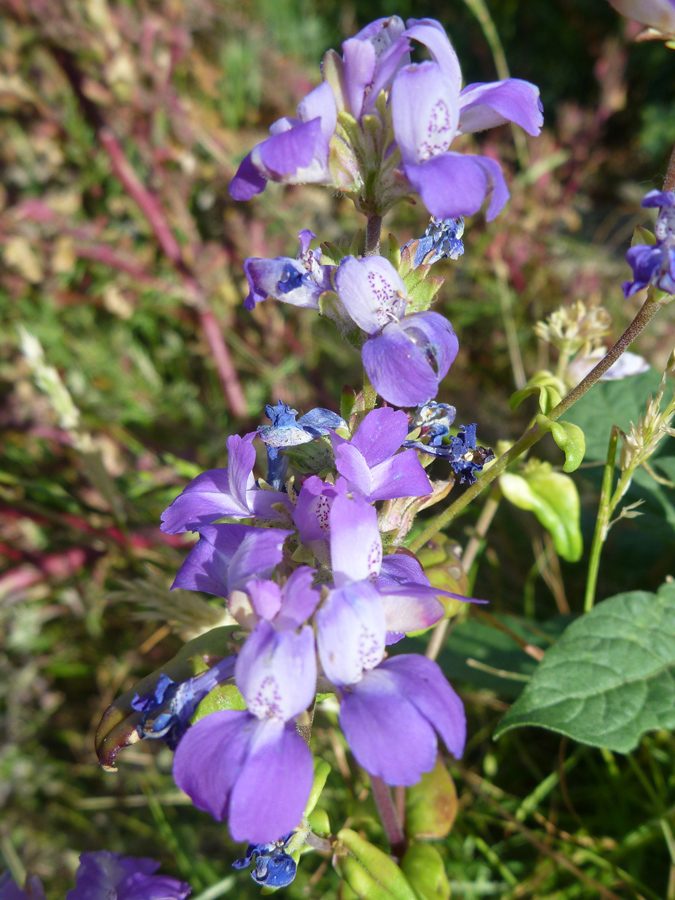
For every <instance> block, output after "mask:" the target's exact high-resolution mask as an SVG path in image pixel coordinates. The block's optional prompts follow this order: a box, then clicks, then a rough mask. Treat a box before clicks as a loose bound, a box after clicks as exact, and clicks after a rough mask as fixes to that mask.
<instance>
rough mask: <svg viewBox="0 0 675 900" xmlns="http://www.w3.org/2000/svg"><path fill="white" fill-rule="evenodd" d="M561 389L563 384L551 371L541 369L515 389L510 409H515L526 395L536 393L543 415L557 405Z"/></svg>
mask: <svg viewBox="0 0 675 900" xmlns="http://www.w3.org/2000/svg"><path fill="white" fill-rule="evenodd" d="M563 391H564V385H563V383H562V382H561V381H560V379H559V378H556V377H555V375H553V374H552V373H551V372H547V371H546V370H542V371H541V372H537V373H536V374H535V375H533V376H532V378H530V380H529V381H528V382H527V384H526V385H525V387H524V388H522V389H521V390H519V391H516V392H515V394H513V395H512V396H511V399H510V400H509V406H510V407H511V409H515V408H516V407H517V406H520V404H521V403H522V402H523V400H525V399H526V398H527V397H531V396H532V395H533V394H538V395H539V409H540V410H541V411H542V413H543V414H544V415H547V414H548V413H550V412H551V410H552V409H553V407H554V406H557V405H558V404H559V403H560V401H561V400H562V392H563Z"/></svg>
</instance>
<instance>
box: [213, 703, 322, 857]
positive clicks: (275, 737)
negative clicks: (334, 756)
mask: <svg viewBox="0 0 675 900" xmlns="http://www.w3.org/2000/svg"><path fill="white" fill-rule="evenodd" d="M207 718H210V717H207ZM313 780H314V766H313V763H312V754H311V752H310V750H309V747H308V746H307V744H306V743H305V742H304V741H303V739H302V738H301V737H300V735H299V734H298V732H297V731H296V730H295V727H294V726H292V725H287V726H285V727H284V726H281V725H280V723H278V722H264V723H261V724H260V725H259V726H258V729H257V730H256V733H255V737H254V740H253V742H252V746H251V753H250V755H249V757H248V759H247V760H246V763H245V764H244V767H243V769H242V771H241V774H240V775H239V777H238V779H237V781H236V783H235V785H234V787H233V790H232V800H231V804H230V821H229V825H230V833H231V835H232V837H233V838H234V840H235V841H249V842H251V843H264V842H268V841H276V840H279V839H280V838H281V837H283V836H284V835H286V834H288V833H289V831H292V830H293V829H294V828H295V827H296V826H297V825H299V824H300V820H301V819H302V814H303V813H304V811H305V806H306V805H307V801H308V799H309V793H310V791H311V788H312V782H313Z"/></svg>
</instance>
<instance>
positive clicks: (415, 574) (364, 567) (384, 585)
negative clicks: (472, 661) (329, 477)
mask: <svg viewBox="0 0 675 900" xmlns="http://www.w3.org/2000/svg"><path fill="white" fill-rule="evenodd" d="M330 556H331V565H332V568H333V584H334V586H335V588H336V589H339V588H343V587H345V586H349V587H350V591H349V592H347V594H345V595H343V594H339V595H338V592H336V591H333V592H332V593H331V596H330V597H329V598H328V600H327V602H326V604H324V606H322V607H321V609H320V610H319V612H318V614H317V622H320V621H321V617H322V616H323V621H324V622H325V621H326V616H327V613H326V612H325V610H326V608H327V606H328V607H330V606H331V605H332V606H335V605H336V604H338V605H340V608H341V607H342V606H344V604H345V603H347V602H351V600H350V599H349V598H355V597H362V596H366V597H371V598H372V597H377V598H378V603H379V604H380V605H381V607H382V617H383V618H382V623H383V628H384V631H382V635H381V638H382V646H383V647H384V643H385V642H386V640H387V635H389V636H390V638H391V639H392V640H396V639H398V638H397V637H396V638H395V637H394V635H400V634H402V633H406V632H408V631H418V630H421V629H423V628H428V627H430V626H431V625H434V624H435V623H436V622H438V621H439V619H440V618H441V617H442V615H443V607H442V605H441V604H440V603H439V601H438V599H437V597H438V595H439V594H444V593H446V592H445V591H441V590H439V589H437V588H433V587H431V586H430V584H429V580H428V578H426V576H425V575H424V573H423V572H422V569H421V566H420V565H419V563H417V568H416V569H415V568H413V566H412V565H408V567H407V569H406V572H407V574H408V575H409V576H411V577H409V578H408V579H405V580H404V579H399V580H398V581H397V582H396V583H395V584H394V579H393V578H392V577H391V575H392V572H394V571H396V572H398V574H399V575H400V574H401V568H400V565H399V566H397V564H394V566H393V568H392V564H391V563H390V562H389V559H390V558H389V557H386V558H385V561H383V559H382V538H381V537H380V532H379V529H378V524H377V513H376V511H375V509H374V508H373V507H372V506H371V505H370V504H369V503H367V502H366V501H365V500H364V499H363V497H360V496H358V495H354V496H353V497H351V498H350V497H348V496H346V495H344V494H342V495H338V496H337V497H335V499H334V500H333V502H332V505H331V508H330ZM413 562H416V561H413ZM404 565H406V564H404ZM383 570H384V578H382V577H381V573H382V571H383ZM362 585H365V586H363V587H362ZM372 585H374V586H375V588H374V590H375V593H373V591H372V590H371V586H372ZM354 591H356V593H354ZM334 594H335V595H338V599H331V598H333V595H334ZM449 596H455V595H454V594H453V595H449ZM460 599H466V598H460ZM373 614H374V613H373ZM340 615H342V614H340ZM377 615H378V616H379V615H380V613H379V612H378V613H377ZM369 627H370V626H369ZM323 639H324V641H325V640H328V638H326V635H325V633H324V638H323ZM330 640H331V641H333V640H335V641H337V642H338V643H339V641H340V640H342V637H341V636H340V633H339V629H338V630H336V632H335V634H334V635H333V636H331V638H330ZM380 658H381V657H380ZM326 674H327V676H328V678H331V676H330V675H329V674H328V672H326ZM331 680H332V679H331ZM342 683H344V682H342Z"/></svg>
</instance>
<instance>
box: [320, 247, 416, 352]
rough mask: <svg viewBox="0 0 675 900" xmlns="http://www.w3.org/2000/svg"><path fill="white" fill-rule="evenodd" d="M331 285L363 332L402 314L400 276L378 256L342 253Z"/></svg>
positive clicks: (381, 325) (368, 331) (402, 293)
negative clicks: (359, 257) (344, 254)
mask: <svg viewBox="0 0 675 900" xmlns="http://www.w3.org/2000/svg"><path fill="white" fill-rule="evenodd" d="M335 286H336V289H337V292H338V295H339V297H340V300H341V301H342V303H343V305H344V307H345V309H346V310H347V313H348V314H349V315H350V316H351V318H352V319H353V320H354V322H356V324H357V325H358V326H359V328H362V329H363V330H364V331H365V332H366V333H367V334H374V333H375V332H376V331H379V330H380V328H382V327H383V326H384V325H386V324H387V322H390V321H391V319H392V316H393V317H396V318H398V316H400V315H402V314H403V311H404V303H403V300H402V297H405V295H406V290H405V285H404V284H403V279H402V278H401V276H400V275H399V274H398V272H397V271H396V269H395V268H394V267H393V266H392V264H391V263H390V262H389V261H388V260H386V259H384V257H382V256H369V257H364V258H363V259H356V258H355V257H353V256H346V257H345V258H344V259H343V260H342V262H341V263H340V266H339V267H338V270H337V273H336V275H335Z"/></svg>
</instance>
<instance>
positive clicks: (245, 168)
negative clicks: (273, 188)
mask: <svg viewBox="0 0 675 900" xmlns="http://www.w3.org/2000/svg"><path fill="white" fill-rule="evenodd" d="M266 186H267V179H266V178H265V177H264V176H263V175H261V174H260V172H259V171H258V169H257V168H256V167H255V165H254V164H253V161H252V159H251V154H250V153H249V154H248V156H246V157H244V159H243V160H242V162H241V163H240V165H239V168H238V169H237V174H236V175H235V176H234V178H233V179H232V181H231V182H230V196H231V197H232V199H233V200H250V199H251V197H255V195H256V194H260V193H261V192H262V191H264V190H265V187H266Z"/></svg>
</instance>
